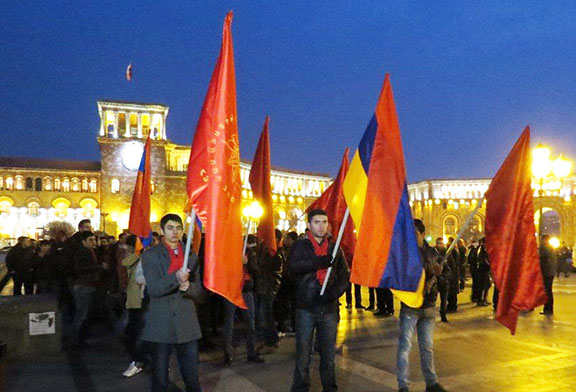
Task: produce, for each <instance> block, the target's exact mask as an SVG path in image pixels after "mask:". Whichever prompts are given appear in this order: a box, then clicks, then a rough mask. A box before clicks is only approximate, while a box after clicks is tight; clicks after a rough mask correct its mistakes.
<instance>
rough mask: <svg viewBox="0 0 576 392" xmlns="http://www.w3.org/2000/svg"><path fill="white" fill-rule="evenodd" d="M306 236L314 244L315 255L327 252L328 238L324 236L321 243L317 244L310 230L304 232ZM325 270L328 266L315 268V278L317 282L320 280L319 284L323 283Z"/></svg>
mask: <svg viewBox="0 0 576 392" xmlns="http://www.w3.org/2000/svg"><path fill="white" fill-rule="evenodd" d="M306 236H307V237H308V239H309V240H310V242H311V243H312V245H313V246H314V254H315V255H316V256H326V255H327V254H328V238H324V239H323V240H322V243H321V244H319V243H318V241H316V238H314V236H313V235H312V233H311V232H310V231H308V232H307V233H306ZM327 272H328V268H326V269H319V270H316V279H318V282H320V284H321V285H322V284H324V280H325V279H326V273H327Z"/></svg>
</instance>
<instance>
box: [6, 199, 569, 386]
mask: <svg viewBox="0 0 576 392" xmlns="http://www.w3.org/2000/svg"><path fill="white" fill-rule="evenodd" d="M160 225H161V229H162V234H159V233H156V232H154V233H152V237H151V239H150V240H151V241H150V244H149V246H148V247H147V249H145V250H144V252H143V253H141V254H139V252H137V249H138V246H137V244H138V243H139V241H140V240H139V239H138V238H137V237H136V236H135V235H132V234H129V233H123V234H121V235H120V236H119V237H118V239H116V238H115V237H113V236H109V235H105V234H103V233H101V234H97V233H94V232H93V230H92V226H91V222H90V221H89V220H87V219H85V220H82V221H80V222H79V224H78V231H77V232H76V233H74V234H73V235H71V236H69V237H68V235H67V234H66V233H64V232H60V233H58V234H57V235H56V236H55V238H51V239H48V240H40V241H36V240H33V239H30V238H27V237H20V238H19V239H18V243H17V244H16V245H15V246H14V247H13V248H12V249H10V251H9V252H8V254H7V256H6V265H7V268H8V271H9V274H10V276H11V277H12V280H13V287H14V292H13V294H14V295H22V294H25V295H32V294H52V295H53V296H55V297H56V298H58V301H59V306H60V309H61V313H62V317H63V322H64V324H66V325H67V328H65V331H66V334H65V337H64V338H65V342H64V343H65V346H66V347H68V348H70V349H83V348H84V347H86V346H87V340H88V338H89V337H90V333H92V332H93V331H92V330H91V328H90V327H91V326H92V325H94V324H103V325H104V326H105V327H106V330H108V331H117V330H119V326H121V328H122V329H123V330H122V333H121V335H122V339H123V341H124V343H125V345H126V349H127V354H128V356H129V358H130V360H129V366H128V368H127V369H126V370H125V371H124V373H123V375H124V376H125V377H132V376H134V375H136V374H138V373H140V372H141V371H142V370H143V369H144V368H146V367H149V368H150V369H151V380H152V390H154V391H164V390H167V387H168V383H169V373H168V363H169V356H170V353H171V351H172V350H173V349H175V350H176V354H177V359H178V363H179V366H180V370H181V373H182V379H183V381H184V383H185V384H186V386H187V390H190V391H198V390H200V382H199V377H198V351H199V350H203V349H214V348H215V344H216V341H217V340H216V339H215V338H216V337H221V339H218V340H221V341H222V352H223V365H224V366H231V365H232V364H233V362H234V361H235V360H236V359H237V358H236V357H235V349H234V346H233V337H234V323H235V321H236V320H238V318H237V316H238V315H240V316H241V319H242V321H243V326H244V328H243V330H244V331H245V339H246V360H247V361H249V362H252V363H255V364H260V363H263V362H264V359H263V358H262V356H263V355H266V354H271V353H273V352H274V351H275V350H276V349H277V348H278V347H279V340H280V338H282V337H284V336H295V337H296V339H295V341H296V342H295V345H296V353H297V359H296V366H295V371H294V377H293V384H292V391H308V390H309V388H310V372H309V367H310V358H311V354H312V352H314V350H316V351H318V352H319V354H320V376H321V377H320V378H321V382H322V388H323V390H325V391H336V390H337V389H338V386H337V383H336V372H335V365H334V356H335V343H336V335H337V329H338V322H339V319H340V317H339V314H340V311H339V307H340V306H341V305H344V303H342V304H341V302H340V301H341V297H344V299H345V307H346V309H349V311H351V309H352V308H355V309H357V310H358V311H364V310H365V311H373V312H374V313H373V314H374V316H375V317H391V316H393V315H394V314H395V310H394V298H393V294H392V292H391V291H390V290H389V289H383V288H375V289H374V288H370V289H369V290H368V292H369V303H368V306H367V307H365V306H364V305H363V301H362V287H360V286H358V285H355V284H350V283H349V273H350V267H351V257H350V255H347V256H348V257H345V255H344V254H343V253H342V251H341V250H339V251H338V252H337V253H336V257H335V258H334V260H333V259H332V256H331V255H332V252H333V248H334V243H333V242H332V241H331V239H330V238H329V234H328V233H329V230H328V227H329V226H328V225H329V217H327V216H326V213H325V212H324V211H322V210H313V211H311V212H310V213H309V214H308V229H307V230H306V232H305V233H301V234H298V233H296V232H294V231H291V232H286V233H282V232H280V231H279V230H276V245H277V249H278V251H277V252H276V254H275V255H271V254H270V252H268V250H267V249H266V247H265V246H264V245H263V243H262V242H261V241H260V240H259V239H258V238H257V237H256V236H255V235H248V237H247V241H246V243H247V246H246V251H245V254H244V255H243V258H242V262H243V282H244V283H243V289H242V296H243V299H244V302H245V303H246V305H247V309H241V308H238V307H237V306H236V305H234V304H233V303H232V302H229V301H228V300H226V299H224V298H223V297H221V296H219V295H217V294H214V293H211V292H209V291H207V290H204V288H203V286H202V275H203V244H202V245H201V246H200V251H199V252H198V255H196V254H194V253H193V252H192V256H191V258H190V262H189V264H188V269H187V270H184V269H182V264H183V260H184V250H183V244H185V243H186V241H185V235H184V231H183V223H182V220H181V218H180V217H179V216H178V215H175V214H168V215H166V216H164V217H163V218H162V220H161V224H160ZM415 228H416V233H417V237H418V241H419V247H420V252H421V259H422V262H423V264H424V267H425V271H426V286H425V298H424V303H423V305H422V307H420V308H418V309H415V308H410V307H408V306H407V305H405V304H403V303H402V304H401V309H400V312H399V314H398V317H399V320H400V337H399V344H398V355H397V377H398V385H399V389H400V391H402V392H406V391H408V379H407V378H408V362H409V361H408V354H409V352H410V349H411V344H412V338H413V335H414V333H416V334H417V335H418V341H419V349H420V358H421V365H422V372H423V375H424V378H425V380H426V384H427V389H426V390H427V391H430V392H434V391H436V392H438V391H440V392H441V391H445V389H444V388H443V387H442V386H441V385H440V384H438V379H437V376H436V373H435V370H434V359H433V352H432V340H433V338H432V330H433V324H434V321H435V317H436V311H435V306H436V302H437V297H440V311H439V313H440V319H441V321H442V322H448V321H449V320H448V314H450V313H455V312H458V301H459V294H460V293H462V292H463V290H464V287H465V285H466V281H467V280H469V278H471V280H472V282H471V286H472V294H471V300H472V302H473V303H475V304H476V305H477V306H480V307H484V306H489V305H491V303H490V302H489V300H488V293H489V290H490V287H491V285H492V279H491V274H490V261H489V257H488V252H487V251H486V246H485V243H484V240H483V239H481V240H479V241H477V242H473V243H471V244H470V245H469V246H466V243H465V242H464V241H463V240H458V242H457V243H456V244H453V242H454V241H455V240H454V238H452V237H450V238H449V239H448V242H447V243H446V244H445V243H444V239H443V238H442V237H440V238H437V239H436V241H435V244H434V246H431V245H429V244H428V243H427V242H426V241H425V239H424V238H425V226H424V224H423V223H422V221H420V220H415ZM183 237H184V238H183ZM549 239H550V238H549V237H548V236H547V235H543V236H542V238H541V241H540V243H541V245H540V261H541V270H542V274H543V282H544V285H545V288H546V292H547V294H548V303H547V304H546V306H545V307H544V310H543V312H542V313H543V314H546V315H549V314H552V313H553V295H552V284H553V280H554V278H555V277H556V276H559V275H560V274H564V276H568V274H569V273H570V270H571V262H572V252H571V250H570V249H569V248H568V247H566V245H565V244H562V246H561V247H559V248H558V249H554V248H553V247H552V246H551V245H550V241H549ZM451 245H454V246H452V247H451ZM448 249H450V252H448ZM330 266H331V267H332V268H333V270H332V273H331V274H329V278H328V284H327V288H326V292H325V293H324V294H323V295H320V288H321V285H322V283H323V281H324V279H326V276H327V268H328V267H330ZM497 302H498V291H497V290H496V289H494V294H493V297H492V305H493V306H494V309H495V310H496V307H497Z"/></svg>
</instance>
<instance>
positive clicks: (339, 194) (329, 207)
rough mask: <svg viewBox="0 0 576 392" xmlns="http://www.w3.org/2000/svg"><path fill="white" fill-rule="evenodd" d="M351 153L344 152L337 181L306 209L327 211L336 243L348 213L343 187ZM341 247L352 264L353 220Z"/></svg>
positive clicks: (344, 235)
mask: <svg viewBox="0 0 576 392" xmlns="http://www.w3.org/2000/svg"><path fill="white" fill-rule="evenodd" d="M349 151H350V149H349V148H347V149H346V150H345V151H344V156H343V157H342V164H341V165H340V170H339V171H338V175H337V176H336V180H335V181H334V182H333V183H332V184H330V186H329V187H328V188H326V189H325V190H324V192H323V193H322V194H321V195H320V197H319V198H318V199H316V200H315V201H314V202H313V203H312V204H310V206H309V207H308V208H307V209H306V212H310V211H312V210H314V209H316V208H320V209H322V210H324V211H326V214H328V220H329V221H330V226H331V234H332V238H333V239H334V241H336V238H338V232H339V231H340V226H341V225H342V221H343V220H344V214H345V213H346V200H345V199H344V191H343V189H342V186H343V185H344V178H346V174H347V173H348V167H349V166H350V163H349V162H348V153H349ZM340 246H341V247H342V250H343V251H344V254H345V255H346V260H348V262H350V263H351V262H352V256H353V255H354V249H355V248H356V236H355V235H354V222H352V219H348V223H346V227H345V229H344V233H343V234H342V242H341V243H340Z"/></svg>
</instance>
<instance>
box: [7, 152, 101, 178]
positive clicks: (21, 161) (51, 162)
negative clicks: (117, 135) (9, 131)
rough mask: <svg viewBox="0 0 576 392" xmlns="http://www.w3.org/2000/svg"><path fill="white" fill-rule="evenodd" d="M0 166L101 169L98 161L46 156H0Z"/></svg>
mask: <svg viewBox="0 0 576 392" xmlns="http://www.w3.org/2000/svg"><path fill="white" fill-rule="evenodd" d="M0 168H3V169H28V170H39V169H40V170H42V169H52V170H75V171H89V172H98V174H99V173H100V171H101V168H102V164H101V162H99V161H74V160H62V159H48V158H27V157H2V156H0Z"/></svg>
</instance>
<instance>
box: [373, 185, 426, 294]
mask: <svg viewBox="0 0 576 392" xmlns="http://www.w3.org/2000/svg"><path fill="white" fill-rule="evenodd" d="M422 271H423V269H422V261H421V259H420V251H419V249H418V242H417V240H416V232H415V229H414V221H413V219H412V212H411V210H410V204H409V202H408V188H407V187H406V184H404V190H403V191H402V198H401V199H400V206H399V208H398V214H397V215H396V222H395V223H394V231H393V234H392V241H391V244H390V252H389V253H388V262H387V264H386V269H385V271H384V274H383V276H382V280H381V281H380V287H389V288H393V289H396V290H403V291H416V289H417V288H418V283H419V282H420V277H421V276H422Z"/></svg>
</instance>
